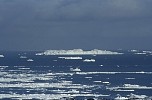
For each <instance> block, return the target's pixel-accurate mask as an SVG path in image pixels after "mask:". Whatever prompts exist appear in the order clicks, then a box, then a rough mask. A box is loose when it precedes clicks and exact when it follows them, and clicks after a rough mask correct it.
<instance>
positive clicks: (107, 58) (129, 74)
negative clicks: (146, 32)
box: [0, 51, 152, 99]
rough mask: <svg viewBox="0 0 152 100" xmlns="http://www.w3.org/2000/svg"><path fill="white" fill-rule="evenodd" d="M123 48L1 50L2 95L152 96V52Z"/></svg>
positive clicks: (4, 96)
mask: <svg viewBox="0 0 152 100" xmlns="http://www.w3.org/2000/svg"><path fill="white" fill-rule="evenodd" d="M119 52H123V53H124V54H121V55H75V56H72V55H68V56H61V55H60V56H56V55H54V56H46V55H35V54H36V53H37V52H33V51H32V52H0V54H2V55H4V57H0V99H4V98H5V99H6V98H7V99H61V98H63V97H73V98H76V99H85V98H109V99H112V98H114V97H115V96H116V95H117V94H120V95H121V96H128V95H130V94H131V93H133V94H137V95H146V96H152V52H150V51H149V52H145V53H143V51H139V52H140V53H139V52H138V53H137V51H136V52H134V51H119ZM72 57H74V59H70V58H72ZM75 58H78V59H75ZM86 59H87V60H88V61H84V60H86Z"/></svg>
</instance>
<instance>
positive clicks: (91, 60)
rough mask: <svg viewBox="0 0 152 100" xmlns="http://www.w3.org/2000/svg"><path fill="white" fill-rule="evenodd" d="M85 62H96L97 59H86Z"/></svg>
mask: <svg viewBox="0 0 152 100" xmlns="http://www.w3.org/2000/svg"><path fill="white" fill-rule="evenodd" d="M83 62H95V59H85V60H83Z"/></svg>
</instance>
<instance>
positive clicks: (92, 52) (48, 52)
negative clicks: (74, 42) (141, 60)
mask: <svg viewBox="0 0 152 100" xmlns="http://www.w3.org/2000/svg"><path fill="white" fill-rule="evenodd" d="M116 54H123V53H119V52H113V51H107V50H98V49H94V50H90V51H84V50H82V49H73V50H46V51H44V52H42V53H36V55H116Z"/></svg>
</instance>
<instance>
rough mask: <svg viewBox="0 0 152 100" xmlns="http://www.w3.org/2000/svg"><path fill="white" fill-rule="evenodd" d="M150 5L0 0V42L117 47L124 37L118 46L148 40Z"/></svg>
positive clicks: (141, 0)
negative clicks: (115, 45) (142, 39)
mask: <svg viewBox="0 0 152 100" xmlns="http://www.w3.org/2000/svg"><path fill="white" fill-rule="evenodd" d="M151 4H152V1H151V0H1V1H0V36H1V37H0V45H1V46H2V47H4V48H5V49H28V50H29V49H45V48H49V47H50V45H52V48H64V47H65V48H74V46H76V48H79V47H85V48H100V45H99V44H98V43H101V45H102V46H103V48H104V47H105V48H108V46H107V45H109V46H110V47H109V48H116V47H114V46H113V45H114V44H117V43H118V44H119V43H120V41H121V40H122V43H121V44H120V45H119V46H117V48H119V47H120V48H121V46H122V47H123V41H124V43H128V42H127V41H128V40H129V39H130V40H131V41H133V40H135V41H136V40H137V42H136V43H137V45H139V43H141V42H140V40H141V38H142V37H143V38H144V39H145V40H148V41H149V38H150V37H152V33H151V32H152V25H151V23H152V13H151V12H152V7H151ZM139 38H140V39H139ZM58 39H61V41H62V43H64V44H65V45H66V44H68V46H64V45H61V44H60V41H57V40H58ZM72 39H73V40H72ZM125 39H126V40H125ZM90 40H92V41H94V42H92V41H90ZM116 40H119V41H116ZM69 41H71V42H70V43H68V42H69ZM108 41H109V42H108ZM110 41H111V42H110ZM47 42H49V43H50V45H49V44H47ZM11 43H12V44H16V46H17V47H18V48H15V47H12V46H11ZM53 43H55V45H54V44H53ZM136 43H135V44H136ZM6 44H7V45H6ZM39 44H41V45H43V47H39ZM44 44H45V45H44ZM73 44H74V45H73ZM89 44H90V45H89ZM135 44H134V46H135ZM144 44H146V41H145V42H144ZM23 45H24V46H23ZM34 46H35V47H34ZM126 47H127V46H126ZM132 47H133V46H132ZM147 47H148V46H147ZM124 48H125V47H124ZM128 48H129V45H128ZM138 48H139V46H138ZM0 49H1V48H0Z"/></svg>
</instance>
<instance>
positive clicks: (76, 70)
mask: <svg viewBox="0 0 152 100" xmlns="http://www.w3.org/2000/svg"><path fill="white" fill-rule="evenodd" d="M70 70H71V71H74V72H80V71H81V69H79V68H75V69H73V68H70Z"/></svg>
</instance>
